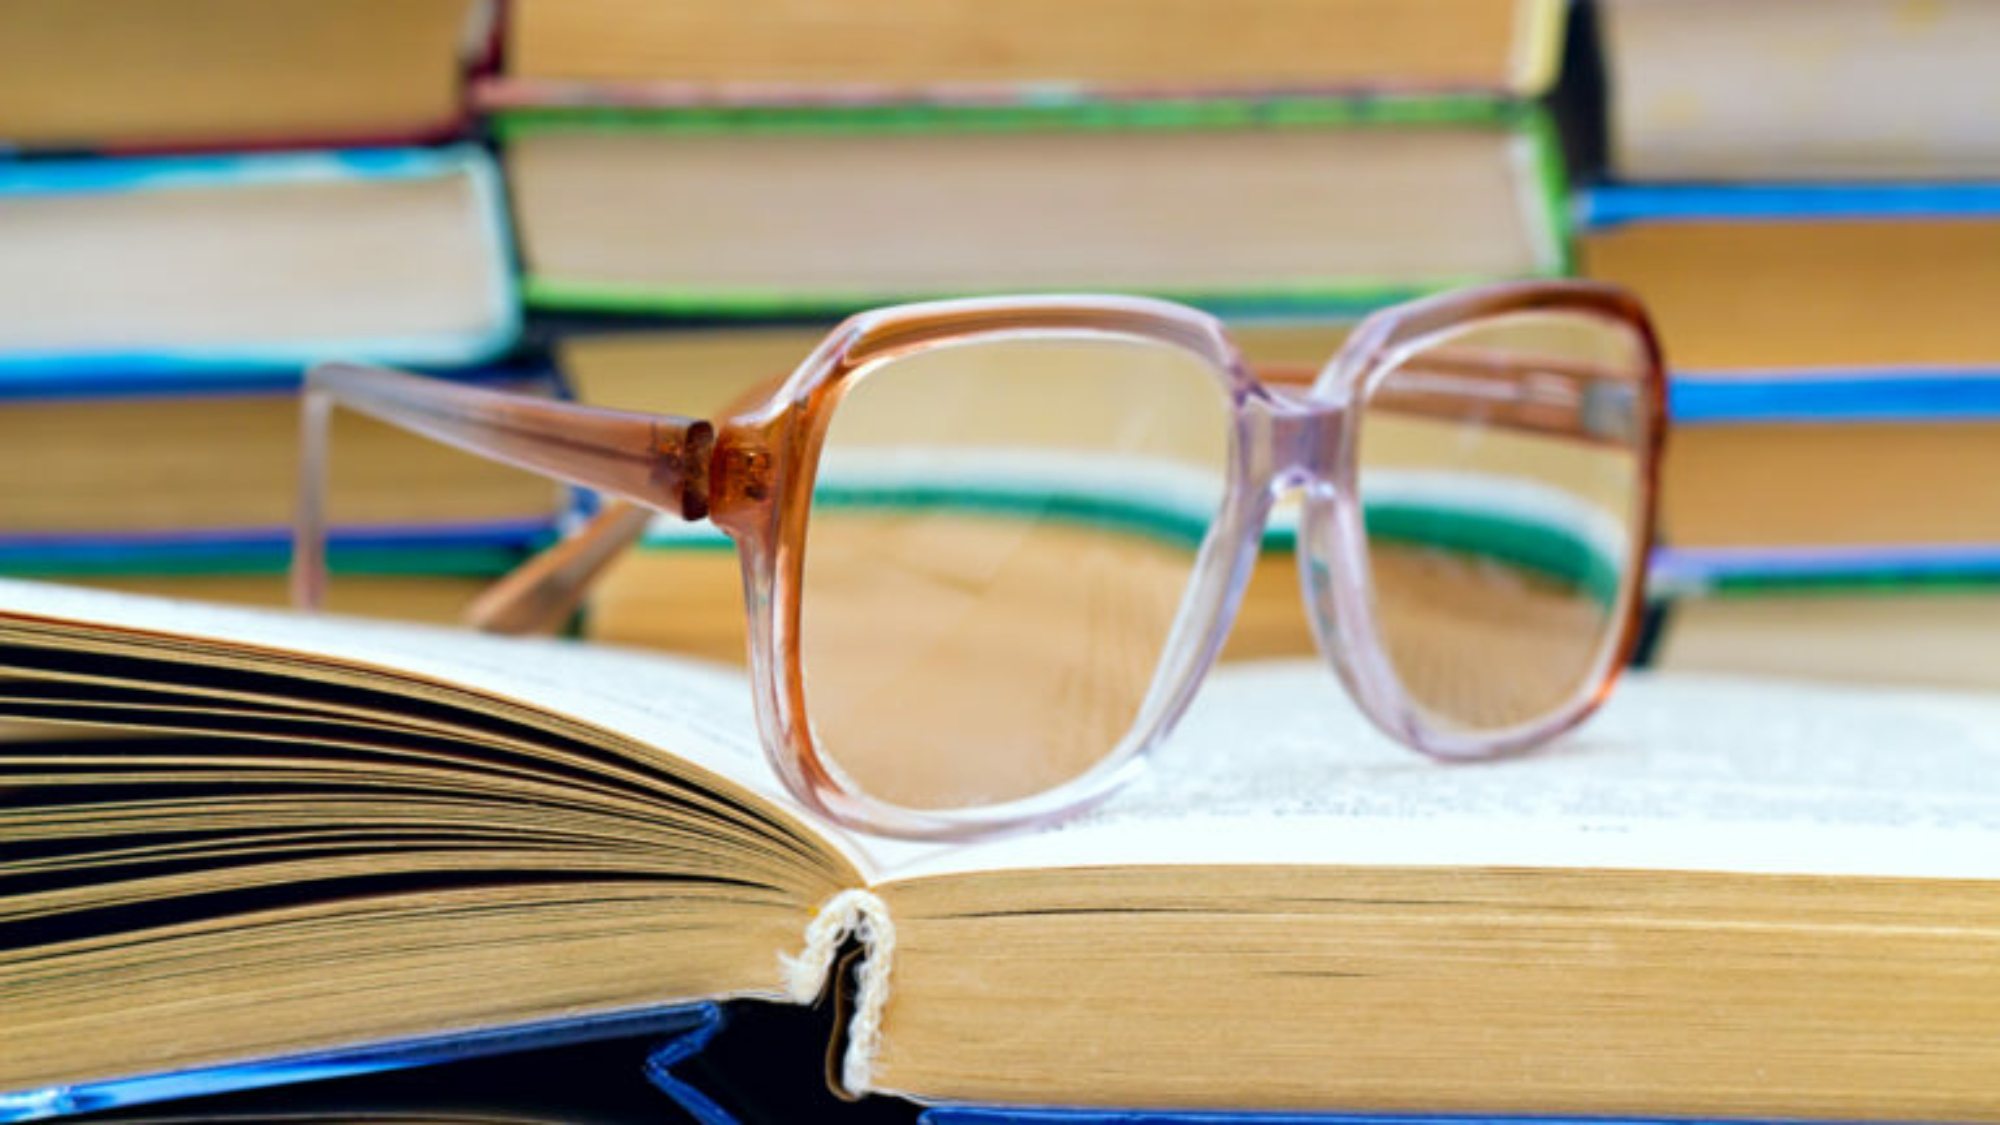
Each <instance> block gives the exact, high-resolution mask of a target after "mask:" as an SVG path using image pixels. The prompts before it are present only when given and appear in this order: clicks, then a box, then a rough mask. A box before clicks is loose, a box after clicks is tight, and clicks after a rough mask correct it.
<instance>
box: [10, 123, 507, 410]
mask: <svg viewBox="0 0 2000 1125" xmlns="http://www.w3.org/2000/svg"><path fill="white" fill-rule="evenodd" d="M441 177H464V178H465V179H466V180H467V181H468V182H469V184H470V188H471V191H472V193H473V196H474V199H475V202H476V210H477V214H478V220H479V222H480V228H481V230H480V238H481V241H482V242H484V243H485V245H486V246H487V247H489V253H490V257H491V262H492V267H493V268H492V269H491V270H490V271H489V272H488V281H487V288H486V292H485V294H484V297H483V303H484V307H485V310H486V315H485V317H484V323H483V324H482V325H480V326H478V327H477V328H476V329H467V330H452V331H440V332H435V333H426V334H420V335H407V336H382V337H370V336H366V335H356V336H354V337H346V338H331V339H316V340H287V341H267V342H243V343H217V344H210V345H203V346H199V347H174V348H163V349H154V350H146V349H137V350H135V349H93V348H69V349H63V350H36V349H30V350H13V351H5V350H0V388H4V387H8V386H11V385H15V384H22V383H26V384H37V385H46V384H47V383H49V382H51V381H54V380H65V381H66V380H73V379H90V378H94V377H104V376H115V377H117V378H119V379H121V380H124V381H126V382H128V383H132V382H139V381H144V382H147V383H149V384H152V385H156V386H162V387H171V386H173V385H174V384H175V383H176V381H177V380H181V379H184V378H188V377H190V376H191V375H199V376H200V377H202V378H206V379H213V378H215V377H218V376H221V375H224V374H228V375H241V376H243V377H244V378H246V379H247V380H252V381H269V380H271V379H273V378H281V377H283V376H286V375H290V376H292V377H296V376H297V374H298V373H299V372H300V371H301V370H302V369H303V368H305V367H306V366H308V365H310V364H312V363H314V362H317V361H319V360H323V359H329V358H343V359H354V360H364V361H370V362H379V363H394V364H405V365H415V366H427V367H459V366H471V365H477V364H482V363H487V362H490V361H493V360H495V359H497V358H499V357H500V356H502V355H503V354H505V353H506V352H507V350H508V349H509V348H511V347H512V346H513V345H514V343H515V341H516V340H517V339H518V337H519V335H520V329H521V317H520V311H519V302H518V300H517V297H516V292H515V282H514V278H513V273H512V268H511V262H512V260H513V243H512V235H511V232H510V229H509V227H508V226H507V222H506V202H505V194H504V189H503V186H502V183H501V179H500V175H499V172H498V170H497V169H496V168H495V167H494V164H493V161H492V158H491V157H490V156H488V155H487V154H486V152H485V151H484V150H483V149H481V148H479V147H477V146H474V145H454V146H450V147H446V148H435V149H424V148H388V149H348V150H340V151H330V152H304V153H299V152H293V153H232V154H221V155H201V156H157V157H134V158H93V159H60V160H40V159H36V160H20V161H13V162H6V161H0V205H4V204H5V201H7V200H10V199H21V198H30V197H41V196H51V195H83V194H105V193H119V192H149V191H171V190H175V189H177V188H188V187H212V186H221V185H237V184H241V185H262V184H311V183H327V182H336V181H343V180H399V179H404V180H407V179H434V178H441Z"/></svg>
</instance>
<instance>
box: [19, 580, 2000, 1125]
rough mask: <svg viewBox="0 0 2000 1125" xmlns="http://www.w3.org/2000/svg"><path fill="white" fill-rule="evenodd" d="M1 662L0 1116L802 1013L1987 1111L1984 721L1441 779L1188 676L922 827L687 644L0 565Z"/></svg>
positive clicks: (1127, 1096) (1058, 1057)
mask: <svg viewBox="0 0 2000 1125" xmlns="http://www.w3.org/2000/svg"><path fill="white" fill-rule="evenodd" d="M0 668H4V670H5V681H4V689H0V715H4V716H5V717H6V718H8V719H9V720H10V721H11V722H13V723H15V724H17V726H16V727H15V728H12V729H10V734H12V735H13V740H12V741H10V742H8V743H7V744H6V746H5V750H4V753H0V770H4V782H3V783H4V784H5V786H6V791H7V792H8V794H9V799H8V800H7V801H6V802H4V803H0V858H3V859H4V863H0V880H4V882H0V895H4V897H0V928H4V940H0V1004H4V1007H5V1010H6V1012H7V1019H6V1020H5V1021H4V1024H0V1089H6V1090H9V1091H14V1093H13V1094H12V1095H11V1100H10V1101H9V1102H7V1103H5V1104H9V1105H14V1106H21V1105H41V1106H46V1105H49V1104H58V1103H60V1102H61V1101H62V1099H63V1098H64V1097H67V1096H71V1095H73V1094H75V1092H77V1091H89V1090H91V1089H94V1088H97V1087H100V1086H101V1085H102V1084H104V1083H107V1082H118V1081H132V1080H134V1079H135V1078H139V1077H148V1078H149V1079H150V1080H153V1081H165V1080H167V1079H169V1078H171V1076H175V1075H182V1076H187V1075H201V1074H209V1073H213V1072H214V1071H216V1070H217V1069H218V1068H227V1067H231V1066H237V1065H240V1064H244V1063H247V1062H251V1061H255V1060H268V1059H287V1058H292V1059H296V1058H299V1057H302V1056H305V1057H310V1056H311V1055H312V1053H314V1052H326V1051H334V1050H339V1049H342V1048H348V1049H352V1048H353V1047H354V1046H355V1045H367V1044H378V1045H379V1044H394V1043H407V1042H410V1041H413V1040H423V1039H424V1038H425V1037H435V1036H438V1035H447V1034H462V1033H467V1032H472V1031H476V1030H479V1029H493V1028H509V1027H538V1026H539V1027H548V1026H551V1025H555V1026H560V1025H562V1024H564V1023H565V1022H567V1021H575V1020H579V1019H585V1018H598V1017H609V1016H617V1015H620V1014H625V1015H630V1016H633V1017H634V1018H641V1016H642V1014H643V1013H646V1012H657V1011H661V1010H663V1009H666V1008H669V1007H672V1006H675V1005H681V1004H685V1003H687V1002H689V1001H694V1000H700V999H713V998H725V997H764V998H774V999H777V998H789V999H791V1000H793V1001H795V1002H801V1003H804V1002H810V1001H811V1000H812V999H814V998H816V997H822V996H829V995H830V996H832V997H834V998H835V999H836V1000H837V1002H838V1003H839V1004H840V1005H841V1007H840V1008H839V1010H840V1011H841V1012H843V1013H845V1015H844V1016H843V1017H842V1024H843V1026H844V1027H845V1028H846V1032H845V1035H844V1036H843V1037H842V1041H841V1042H840V1043H838V1044H837V1066H836V1067H835V1078H836V1080H837V1081H838V1082H839V1083H840V1084H842V1085H843V1086H844V1088H846V1089H847V1090H848V1091H850V1092H854V1093H861V1092H879V1093H888V1094H896V1095H901V1096H905V1097H909V1098H913V1099H918V1100H925V1101H955V1102H968V1101H976V1102H985V1103H994V1104H1000V1105H1008V1104H1013V1105H1032V1104H1046V1103H1048V1102H1051V1101H1054V1102H1061V1103H1071V1104H1096V1105H1102V1106H1107V1107H1118V1106H1128V1105H1147V1106H1154V1107H1160V1108H1170V1107H1208V1108H1229V1109H1244V1108H1262V1109H1304V1108H1319V1109H1324V1108H1332V1107H1338V1108H1342V1109H1346V1110H1349V1111H1371V1112H1376V1111H1395V1112H1417V1113H1455V1114H1524V1113H1525V1114H1557V1115H1604V1116H1615V1115H1638V1116H1645V1117H1665V1116H1673V1117H1717V1116H1719V1117H1758V1118H1769V1117H1785V1118H1827V1119H1839V1120H1909V1119H1912V1118H1919V1119H1937V1120H1967V1121H1972V1120H1995V1114H1994V1106H1995V1100H1994V1096H1993V1095H1994V1092H1995V1087H1994V1075H1995V1074H1996V1073H2000V1053H1996V1052H2000V1045H1996V1043H1995V1041H1994V1039H1993V1037H1992V1035H1991V1034H1990V1032H1991V1019H1990V1015H1991V1013H1992V1012H1993V1011H1994V1010H1995V1008H1996V1006H2000V973H1996V971H1995V969H1994V966H1995V965H1996V964H2000V868H1996V866H1995V862H1996V857H2000V841H1997V840H1996V838H1995V832H1996V825H2000V791H1996V790H1995V788H1994V784H1993V783H1994V779H1996V778H2000V769H1996V768H1995V765H1996V761H2000V704H1996V703H1995V702H1994V701H1993V700H1992V699H1991V698H1990V697H1978V696H1973V695H1957V696H1955V695H1950V694H1944V693H1913V692H1897V691H1891V690H1862V689H1849V688H1843V689H1840V690H1830V689H1813V688H1808V687H1800V686H1790V685H1786V684H1784V683H1781V682H1775V681H1761V680H1729V679H1703V678H1698V677H1681V678H1673V677H1666V676H1661V677H1657V678H1652V679H1644V678H1641V679H1637V680H1636V681H1635V682H1633V683H1631V684H1630V685H1629V686H1628V688H1627V690H1624V691H1622V692H1621V693H1620V695H1619V696H1618V697H1617V698H1616V699H1615V700H1614V701H1613V702H1612V703H1611V704H1610V706H1609V709H1608V710H1607V711H1606V712H1605V713H1604V714H1603V715H1601V716H1600V717H1599V720H1598V721H1597V722H1596V723H1595V724H1593V725H1592V726H1591V727H1589V728H1587V729H1586V730H1585V731H1584V732H1582V733H1580V734H1579V735H1578V736H1576V737H1574V738H1572V739H1571V740H1569V741H1567V742H1565V743H1564V744H1562V745H1561V746H1560V747H1558V748H1552V749H1551V750H1550V751H1548V752H1546V753H1542V754H1538V755H1534V756H1531V757H1527V758H1523V759H1520V760H1516V761H1512V762H1508V763H1504V764H1498V765H1491V766H1482V767H1466V768H1446V767H1442V766H1438V765H1434V764H1429V763H1426V762H1424V761H1422V760H1420V759H1416V758H1412V757H1408V756H1406V755H1403V754H1401V753H1400V752H1399V751H1398V750H1397V749H1395V748H1393V747H1391V746H1390V745H1389V744H1388V743H1387V742H1386V740H1385V739H1383V738H1381V737H1379V736H1376V735H1374V734H1372V733H1371V732H1370V731H1369V730H1368V729H1366V728H1365V727H1364V725H1363V724H1362V723H1361V722H1360V720H1359V719H1358V718H1356V717H1355V715H1354V714H1353V713H1352V712H1351V710H1350V709H1348V708H1347V707H1346V706H1345V705H1344V704H1343V703H1342V702H1341V701H1340V699H1339V697H1338V693H1337V692H1336V691H1335V690H1334V687H1333V683H1332V680H1331V678H1330V674H1329V673H1328V671H1327V669H1326V668H1325V667H1324V666H1323V665H1320V664H1318V663H1317V662H1310V663H1304V664H1289V663H1277V664H1269V665H1261V666H1243V667H1240V668H1234V669H1229V668H1225V669H1223V670H1221V671H1218V672H1217V673H1215V674H1214V676H1213V677H1212V679H1211V681H1210V683H1209V684H1208V686H1207V688H1206V690H1205V692H1204V694H1203V696H1202V697H1201V700H1200V701H1199V702H1198V703H1197V704H1196V706H1195V708H1194V710H1193V711H1192V712H1191V713H1190V714H1189V715H1188V716H1187V717H1186V719H1185V720H1184V722H1183V724H1182V726H1181V729H1180V731H1179V733H1178V734H1177V735H1176V737H1175V738H1173V739H1171V740H1169V742H1168V743H1167V745H1166V746H1164V747H1163V748H1162V749H1161V750H1160V752H1159V753H1158V754H1157V755H1156V756H1155V757H1154V758H1153V760H1152V761H1151V764H1150V768H1149V769H1148V771H1147V772H1146V774H1145V775H1144V776H1143V777H1141V778H1140V779H1138V780H1137V781H1135V782H1134V784H1133V785H1132V786H1130V787H1128V788H1127V789H1125V790H1124V791H1123V792H1121V793H1120V794H1119V795H1117V796H1115V797H1113V798H1112V799H1111V800H1110V801H1109V802H1108V803H1106V804H1105V805H1103V806H1101V807H1100V808H1099V809H1097V810H1096V811H1095V812H1092V813H1089V814H1087V815H1085V816H1083V817H1081V818H1080V819H1077V820H1074V821H1072V822H1070V823H1068V824H1065V825H1063V826H1061V827H1059V828H1054V829H1050V830H1045V831H1040V832H1035V833H1028V834H1023V835H1015V836H1009V837H1002V838H999V839H991V840H986V841H983V842H978V843H961V844H954V845H925V846H917V845H910V844H898V843H894V842H891V841H885V840H881V839H874V838H867V837H863V836H860V835H857V834H854V833H850V832H845V831H842V830H840V829H838V828H835V827H833V826H830V825H829V824H827V823H825V822H824V821H822V820H820V819H818V818H817V817H815V816H814V815H813V814H812V813H811V812H809V811H808V810H806V809H805V808H803V807H801V806H800V805H799V804H798V803H797V802H795V801H794V800H793V799H792V798H790V797H788V796H787V795H786V794H785V791H784V790H782V789H781V788H780V787H779V786H778V784H777V783H776V782H775V780H774V775H773V774H771V773H770V772H769V771H768V769H767V767H766V766H765V765H764V763H763V762H762V761H760V760H759V758H758V754H757V749H756V740H755V738H754V736H753V735H752V734H751V733H750V731H751V729H752V728H751V724H750V720H749V710H750V701H749V699H748V692H747V690H746V689H745V684H744V681H743V678H742V677H741V675H740V674H738V673H733V672H730V671H727V670H724V669H719V668H717V667H716V666H714V665H706V664H699V663H694V662H689V661H685V660H680V661H677V660H672V659H668V658H664V657H659V656H640V655H635V654H630V653H619V652H616V651H610V650H602V649H583V648H576V647H571V646H568V645H565V644H562V643H558V642H547V641H542V642H531V641H503V640H494V639H479V638H472V637H467V636H463V635H460V634H455V633H450V632H445V631H433V630H426V629H423V628H420V627H416V626H387V625H380V624H375V625H367V624H361V623H347V622H341V621H338V620H336V619H319V620H308V619H300V618H297V617H294V616H290V615H283V614H266V613H258V612H255V611H250V610H235V611H228V610H223V609H217V608H212V607H202V606H196V605H192V604H183V603H170V602H158V601H151V600H146V599H136V598H129V597H123V596H117V595H107V594H102V593H93V592H86V591H78V590H70V589H64V588H60V587H50V586H38V585H32V584H17V583H0ZM1888 750H1893V753H1890V752H1886V751H1888ZM843 947H845V948H847V949H848V954H847V955H843V953H842V950H843ZM1329 1013H1337V1016H1338V1018H1329ZM804 1077H805V1076H804V1075H801V1076H800V1080H804Z"/></svg>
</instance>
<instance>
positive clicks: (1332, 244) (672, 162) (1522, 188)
mask: <svg viewBox="0 0 2000 1125" xmlns="http://www.w3.org/2000/svg"><path fill="white" fill-rule="evenodd" d="M494 128H495V132H496V134H497V136H498V137H499V139H500V141H501V143H502V146H503V149H504V153H505V160H506V164H507V168H508V171H509V175H510V182H511V183H512V184H513V186H514V189H515V190H514V196H515V198H514V204H515V208H516V212H517V218H518V225H519V227H520V232H521V240H522V257H523V260H524V269H525V274H526V278H525V285H524V290H525V294H526V298H527V301H528V303H529V305H530V306H531V307H533V308H537V309H541V310H546V311H559V312H604V313H617V314H651V315H667V316H743V317H754V316H814V315H834V314H838V313H842V312H846V311H852V310H854V309H858V308H865V307H869V306H873V305H880V304H889V303H895V302H899V301H905V300H914V299H923V298H930V297H940V296H955V295H966V294H975V293H997V292H1021V291H1052V290H1067V291H1081V290H1108V291H1117V292H1137V293H1147V294H1152V295H1157V296H1164V297H1170V298H1177V299H1181V300H1186V301H1189V302H1191V303H1194V304H1198V305H1201V306H1204V307H1207V308H1210V309H1213V310H1216V311H1219V312H1227V313H1233V314H1239V315H1244V314H1250V315H1269V314H1329V315H1348V314H1355V313H1359V312H1363V311H1366V310H1368V309H1371V308H1374V307H1377V306H1380V305H1382V304H1386V303H1390V302H1393V301H1396V300H1400V299H1404V298H1408V297H1411V296H1415V295H1419V294H1422V293H1426V292H1431V291H1435V290H1438V289H1444V288H1450V287H1453V286H1458V285H1464V284H1472V283H1477V282H1482V281H1491V280H1497V279H1501V278H1508V277H1524V276H1550V275H1559V274H1563V273H1566V272H1567V271H1568V269H1569V259H1568V251H1567V245H1566V237H1565V235H1566V225H1567V221H1566V218H1565V214H1566V207H1565V202H1564V200H1565V182H1564V174H1563V168H1562V162H1561V156H1560V152H1559V150H1558V148H1557V146H1556V144H1555V141H1554V138H1553V134H1552V132H1551V129H1550V127H1549V124H1548V120H1547V118H1546V116H1545V114H1544V113H1543V111H1542V110H1541V108H1540V107H1538V106H1534V105H1527V104H1521V103H1515V102H1507V101H1503V100H1497V99H1489V98H1480V97H1469V96H1453V97H1430V98H1365V99H1291V100H1255V99H1224V100H1214V101H1192V100H1190V101H1168V102H1146V103H1118V102H1076V101H1062V102H1058V103H1054V104H1048V105H1037V104H1025V105H918V106H880V105H875V106H867V105H856V106H829V107H815V108H780V107H760V106H746V107H697V108H680V107H668V106H647V105H621V106H577V105H564V104H549V105H527V106H514V107H512V108H503V109H501V110H500V111H499V112H498V113H497V114H496V116H495V118H494Z"/></svg>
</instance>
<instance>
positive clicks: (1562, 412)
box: [1255, 348, 1637, 445]
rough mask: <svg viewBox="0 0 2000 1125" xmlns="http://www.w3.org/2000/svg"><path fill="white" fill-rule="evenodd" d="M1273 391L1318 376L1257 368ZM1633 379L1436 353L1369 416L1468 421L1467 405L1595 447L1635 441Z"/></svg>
mask: <svg viewBox="0 0 2000 1125" xmlns="http://www.w3.org/2000/svg"><path fill="white" fill-rule="evenodd" d="M1255 371H1256V373H1257V376H1258V378H1259V379H1261V380H1262V381H1263V382H1264V383H1266V384H1267V385H1271V386H1276V387H1281V388H1285V389H1287V390H1293V391H1303V390H1305V389H1306V388H1308V387H1310V386H1311V385H1312V384H1313V382H1314V381H1315V380H1316V379H1317V378H1318V376H1319V369H1318V368H1316V367H1313V366H1310V365H1308V364H1266V365H1259V366H1257V367H1256V368H1255ZM1635 394H1637V388H1636V387H1635V386H1634V384H1633V382H1632V380H1631V379H1630V378H1628V377H1625V376H1622V375H1620V374H1619V373H1617V372H1615V371H1613V370H1611V369H1609V368H1604V367H1598V366H1596V365H1593V364H1590V363H1588V362H1584V361H1579V360H1575V359H1568V358H1557V357H1551V356H1541V355H1534V354H1532V353H1521V352H1516V351H1508V350H1487V349H1478V348H1434V349H1432V350H1430V351H1427V352H1424V353H1422V354H1421V355H1419V356H1416V357H1413V358H1412V359H1410V360H1409V361H1407V362H1405V363H1404V364H1403V365H1401V366H1399V367H1398V368H1397V369H1396V377H1395V378H1394V379H1390V380H1387V381H1385V382H1384V383H1383V384H1381V385H1380V386H1379V387H1377V388H1376V389H1375V391H1374V392H1373V393H1372V394H1371V395H1370V397H1369V399H1368V405H1369V408H1370V409H1383V408H1386V409H1389V410H1393V411H1396V412H1398V413H1405V414H1416V415H1425V416H1430V417H1436V418H1446V419H1463V418H1465V417H1466V409H1467V406H1468V405H1469V404H1472V403H1479V404H1483V405H1484V406H1485V408H1486V409H1485V412H1484V415H1483V417H1484V418H1485V419H1486V420H1487V421H1489V422H1491V423H1493V424H1496V425H1499V426H1503V427H1505V428H1507V429H1513V430H1526V431H1530V432H1534V433H1543V434H1550V435H1553V436H1558V437H1569V438H1576V439H1580V440H1582V441H1587V442H1591V443H1596V444H1607V445H1624V444H1628V443H1630V442H1631V440H1632V437H1633V435H1632V427H1633V426H1635V425H1636V424H1637V422H1636V420H1634V419H1633V418H1632V416H1631V410H1630V407H1631V404H1632V399H1633V396H1634V395H1635Z"/></svg>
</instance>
